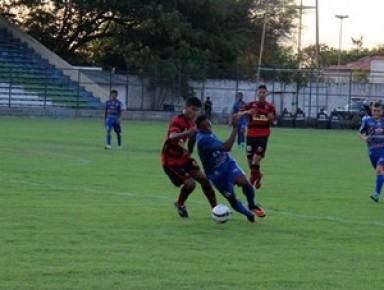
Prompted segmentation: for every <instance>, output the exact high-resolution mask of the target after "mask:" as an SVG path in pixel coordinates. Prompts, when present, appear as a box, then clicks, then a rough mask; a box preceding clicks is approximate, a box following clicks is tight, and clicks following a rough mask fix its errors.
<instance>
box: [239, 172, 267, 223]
mask: <svg viewBox="0 0 384 290" xmlns="http://www.w3.org/2000/svg"><path fill="white" fill-rule="evenodd" d="M232 174H233V175H234V184H236V185H237V186H240V187H241V189H242V191H243V194H244V195H245V197H246V199H247V202H248V208H249V210H251V211H252V212H253V213H254V214H255V215H257V216H258V217H265V215H266V211H265V210H264V209H263V208H262V207H261V206H260V205H259V204H257V202H256V194H255V189H254V187H253V186H252V184H251V183H250V182H249V181H248V179H247V177H246V175H245V173H244V171H243V170H242V169H241V168H240V167H238V166H237V167H236V168H234V169H232Z"/></svg>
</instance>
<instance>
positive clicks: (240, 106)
mask: <svg viewBox="0 0 384 290" xmlns="http://www.w3.org/2000/svg"><path fill="white" fill-rule="evenodd" d="M246 109H247V103H246V102H244V101H237V102H236V103H234V104H233V107H232V114H237V113H238V112H241V111H245V110H246ZM247 121H248V116H247V115H244V116H242V117H241V118H240V120H239V126H244V125H246V124H247Z"/></svg>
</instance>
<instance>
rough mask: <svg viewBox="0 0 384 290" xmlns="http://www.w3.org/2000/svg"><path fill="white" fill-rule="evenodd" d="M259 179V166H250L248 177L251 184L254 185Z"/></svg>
mask: <svg viewBox="0 0 384 290" xmlns="http://www.w3.org/2000/svg"><path fill="white" fill-rule="evenodd" d="M259 178H260V165H252V166H251V177H250V179H249V180H250V181H251V183H252V184H254V183H255V181H256V180H257V179H259Z"/></svg>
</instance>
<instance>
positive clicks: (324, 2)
mask: <svg viewBox="0 0 384 290" xmlns="http://www.w3.org/2000/svg"><path fill="white" fill-rule="evenodd" d="M302 1H303V5H305V6H315V5H316V0H302ZM296 2H297V4H298V5H300V0H296ZM318 4H319V42H320V43H326V44H327V45H328V46H330V47H335V48H337V49H338V48H339V35H340V22H341V20H340V19H338V18H336V17H335V15H348V16H349V17H348V18H346V19H344V20H342V41H341V49H345V50H348V49H350V48H352V47H354V46H353V43H352V40H351V38H352V37H353V38H355V39H356V38H360V36H363V47H364V48H373V47H376V46H377V45H379V44H381V45H384V0H318ZM302 24H303V25H302V31H301V40H302V41H301V47H306V46H308V45H311V44H315V42H316V13H315V9H306V10H303V19H302Z"/></svg>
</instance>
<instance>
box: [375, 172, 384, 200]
mask: <svg viewBox="0 0 384 290" xmlns="http://www.w3.org/2000/svg"><path fill="white" fill-rule="evenodd" d="M383 183H384V175H381V174H379V175H377V176H376V193H377V194H379V195H380V193H381V188H382V187H383Z"/></svg>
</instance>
